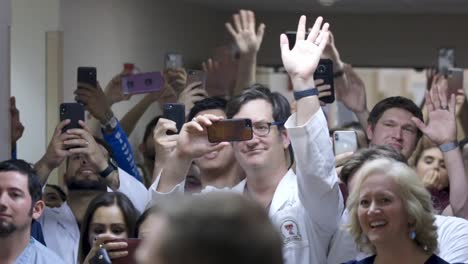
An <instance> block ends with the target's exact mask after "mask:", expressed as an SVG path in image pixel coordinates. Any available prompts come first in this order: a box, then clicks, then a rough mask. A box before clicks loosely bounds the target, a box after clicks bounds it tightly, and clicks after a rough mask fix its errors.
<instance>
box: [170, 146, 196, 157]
mask: <svg viewBox="0 0 468 264" xmlns="http://www.w3.org/2000/svg"><path fill="white" fill-rule="evenodd" d="M180 145H181V144H177V147H176V148H175V150H174V156H175V157H176V158H177V159H178V160H182V161H192V160H193V159H194V157H193V156H192V155H191V153H190V152H188V151H185V150H184V148H183V147H180Z"/></svg>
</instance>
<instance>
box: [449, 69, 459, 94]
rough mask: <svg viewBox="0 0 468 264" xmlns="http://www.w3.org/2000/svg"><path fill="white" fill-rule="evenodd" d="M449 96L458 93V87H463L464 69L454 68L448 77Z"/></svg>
mask: <svg viewBox="0 0 468 264" xmlns="http://www.w3.org/2000/svg"><path fill="white" fill-rule="evenodd" d="M447 88H448V89H447V97H448V98H450V96H451V95H452V94H455V95H456V94H457V90H458V89H463V69H459V68H452V69H450V70H449V74H448V77H447Z"/></svg>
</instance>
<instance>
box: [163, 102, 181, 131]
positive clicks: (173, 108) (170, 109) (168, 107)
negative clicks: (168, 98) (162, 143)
mask: <svg viewBox="0 0 468 264" xmlns="http://www.w3.org/2000/svg"><path fill="white" fill-rule="evenodd" d="M163 117H164V118H165V119H169V120H172V121H174V122H175V123H176V127H177V134H178V133H179V132H180V130H181V129H182V126H183V125H184V123H185V105H184V104H164V105H163ZM170 134H174V133H173V132H172V131H168V135H170Z"/></svg>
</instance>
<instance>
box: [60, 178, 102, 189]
mask: <svg viewBox="0 0 468 264" xmlns="http://www.w3.org/2000/svg"><path fill="white" fill-rule="evenodd" d="M67 188H68V190H70V191H107V185H106V183H105V182H104V180H103V179H101V178H99V180H77V179H74V178H72V179H69V180H68V181H67Z"/></svg>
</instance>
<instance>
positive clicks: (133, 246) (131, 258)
mask: <svg viewBox="0 0 468 264" xmlns="http://www.w3.org/2000/svg"><path fill="white" fill-rule="evenodd" d="M106 242H127V244H128V247H127V249H126V250H127V251H128V255H127V256H125V257H121V258H116V259H112V264H137V261H136V258H135V253H136V250H137V248H138V246H139V245H140V243H141V239H137V238H127V239H114V240H109V241H106ZM110 252H112V251H110Z"/></svg>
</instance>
